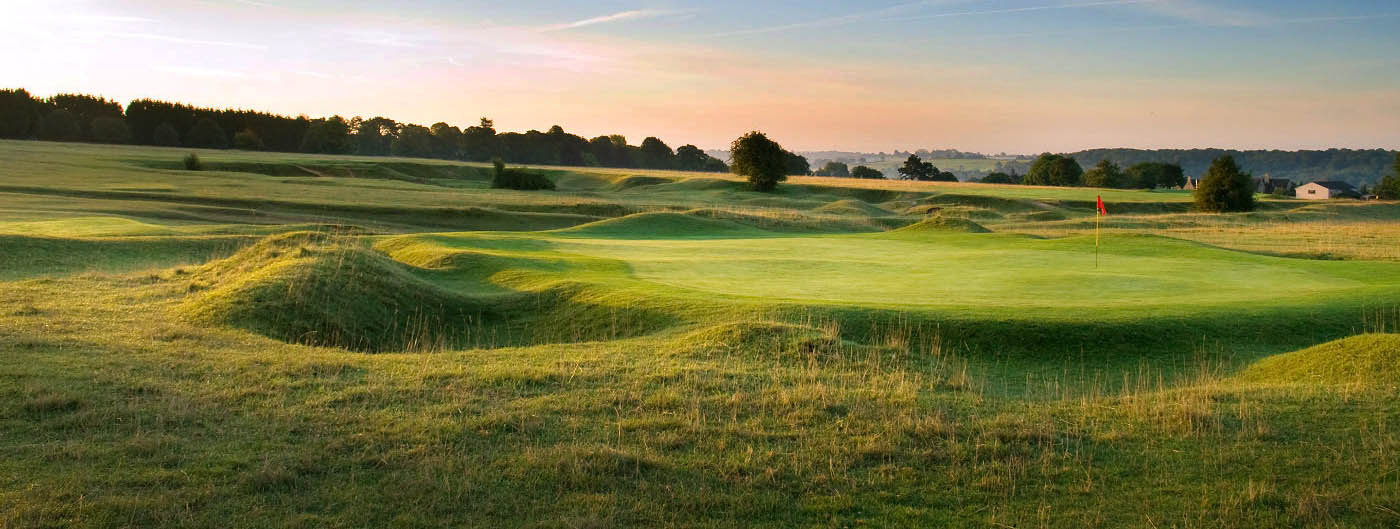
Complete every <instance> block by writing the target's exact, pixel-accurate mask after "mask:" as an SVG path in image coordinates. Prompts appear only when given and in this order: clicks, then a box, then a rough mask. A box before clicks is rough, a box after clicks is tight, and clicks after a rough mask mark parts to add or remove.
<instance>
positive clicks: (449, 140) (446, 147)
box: [428, 122, 462, 160]
mask: <svg viewBox="0 0 1400 529" xmlns="http://www.w3.org/2000/svg"><path fill="white" fill-rule="evenodd" d="M428 130H430V131H431V132H432V133H433V156H434V157H436V158H442V159H444V160H455V159H457V158H458V152H459V151H460V150H461V149H462V130H461V129H459V128H457V127H454V126H452V125H448V124H446V123H443V122H437V123H434V124H433V126H432V127H429V129H428Z"/></svg>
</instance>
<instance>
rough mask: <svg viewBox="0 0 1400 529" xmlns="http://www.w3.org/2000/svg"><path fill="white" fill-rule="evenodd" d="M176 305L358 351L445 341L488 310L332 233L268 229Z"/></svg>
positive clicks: (199, 315) (201, 274) (209, 269)
mask: <svg viewBox="0 0 1400 529" xmlns="http://www.w3.org/2000/svg"><path fill="white" fill-rule="evenodd" d="M189 291H190V296H189V298H188V299H187V300H186V301H185V302H184V303H183V304H182V305H181V309H180V310H181V312H182V313H183V314H184V315H185V316H187V317H189V318H190V319H192V320H195V321H200V322H206V323H216V324H222V325H230V326H233V327H238V328H242V329H246V330H250V331H253V332H257V333H260V334H263V335H266V336H270V337H273V338H276V339H279V340H283V341H287V342H292V343H300V344H307V345H319V346H331V347H342V348H346V349H352V350H358V351H370V352H378V351H386V350H416V349H434V348H441V347H443V346H446V345H448V344H450V343H452V342H453V340H454V339H453V336H457V335H461V334H465V330H466V329H470V328H472V327H474V326H478V325H480V322H481V320H482V319H484V318H487V317H488V315H489V313H490V309H489V308H488V307H486V306H484V305H483V304H480V303H478V302H475V301H473V300H470V299H468V298H466V297H464V296H461V295H457V294H455V293H453V292H449V291H446V290H443V289H441V288H438V287H436V286H434V285H432V284H431V283H428V282H426V281H423V280H421V279H419V278H417V277H415V276H413V274H411V273H410V272H409V271H408V270H407V269H406V267H405V266H404V265H402V264H400V263H397V262H395V261H393V260H391V259H389V258H387V257H385V256H383V255H381V254H379V253H377V252H374V251H373V250H370V249H369V248H367V247H365V246H364V245H363V244H360V243H358V242H355V241H353V240H349V239H342V238H338V237H336V236H334V235H326V234H317V233H292V234H286V235H278V236H273V237H269V238H268V239H265V240H264V241H262V242H259V243H258V244H256V245H253V246H252V247H250V248H248V249H245V250H243V251H240V252H239V253H237V254H235V255H233V256H231V257H229V258H226V259H221V260H218V261H214V262H212V263H210V264H208V265H206V266H204V267H203V268H202V269H200V270H199V271H197V272H195V273H194V274H192V275H191V277H190V280H189Z"/></svg>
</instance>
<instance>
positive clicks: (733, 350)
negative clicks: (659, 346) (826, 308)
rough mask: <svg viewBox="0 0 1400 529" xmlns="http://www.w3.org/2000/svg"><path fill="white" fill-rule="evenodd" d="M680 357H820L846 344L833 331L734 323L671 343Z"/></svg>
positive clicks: (772, 324)
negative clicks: (754, 355)
mask: <svg viewBox="0 0 1400 529" xmlns="http://www.w3.org/2000/svg"><path fill="white" fill-rule="evenodd" d="M672 343H673V344H674V347H675V349H674V350H676V351H678V352H681V353H683V354H697V355H704V356H709V355H720V356H723V355H730V354H763V355H772V356H793V355H801V356H823V355H828V354H833V353H835V352H836V351H838V350H840V348H841V347H842V346H843V345H850V344H845V343H843V342H842V340H841V338H840V337H839V336H837V335H836V333H834V332H826V331H823V330H821V329H817V328H814V327H808V326H805V325H795V324H791V323H778V322H769V321H761V322H735V323H726V324H722V325H715V326H710V327H705V328H702V329H699V330H696V331H692V332H689V333H685V334H683V335H681V336H679V337H678V338H676V340H675V341H674V342H672Z"/></svg>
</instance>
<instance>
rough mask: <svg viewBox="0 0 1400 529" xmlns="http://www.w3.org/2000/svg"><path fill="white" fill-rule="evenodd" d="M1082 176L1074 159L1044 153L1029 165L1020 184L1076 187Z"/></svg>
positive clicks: (1082, 172) (1080, 169)
mask: <svg viewBox="0 0 1400 529" xmlns="http://www.w3.org/2000/svg"><path fill="white" fill-rule="evenodd" d="M1083 176H1084V169H1083V168H1081V167H1079V162H1077V161H1075V160H1074V158H1069V157H1066V156H1061V155H1058V154H1050V153H1048V152H1047V153H1045V154H1042V155H1040V157H1039V158H1036V160H1035V162H1034V163H1031V169H1030V171H1027V172H1026V176H1025V178H1023V179H1022V183H1024V184H1026V185H1032V186H1077V185H1079V184H1080V183H1081V181H1082V178H1083Z"/></svg>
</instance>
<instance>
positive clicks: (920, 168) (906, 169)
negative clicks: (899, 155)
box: [898, 154, 939, 180]
mask: <svg viewBox="0 0 1400 529" xmlns="http://www.w3.org/2000/svg"><path fill="white" fill-rule="evenodd" d="M898 171H899V176H900V178H902V179H904V180H933V177H934V176H936V175H938V174H939V171H938V168H937V167H934V166H933V164H932V163H930V162H925V161H923V160H922V159H920V158H919V157H918V156H917V155H914V154H911V155H909V158H907V159H905V160H904V165H901V166H899V169H898Z"/></svg>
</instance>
